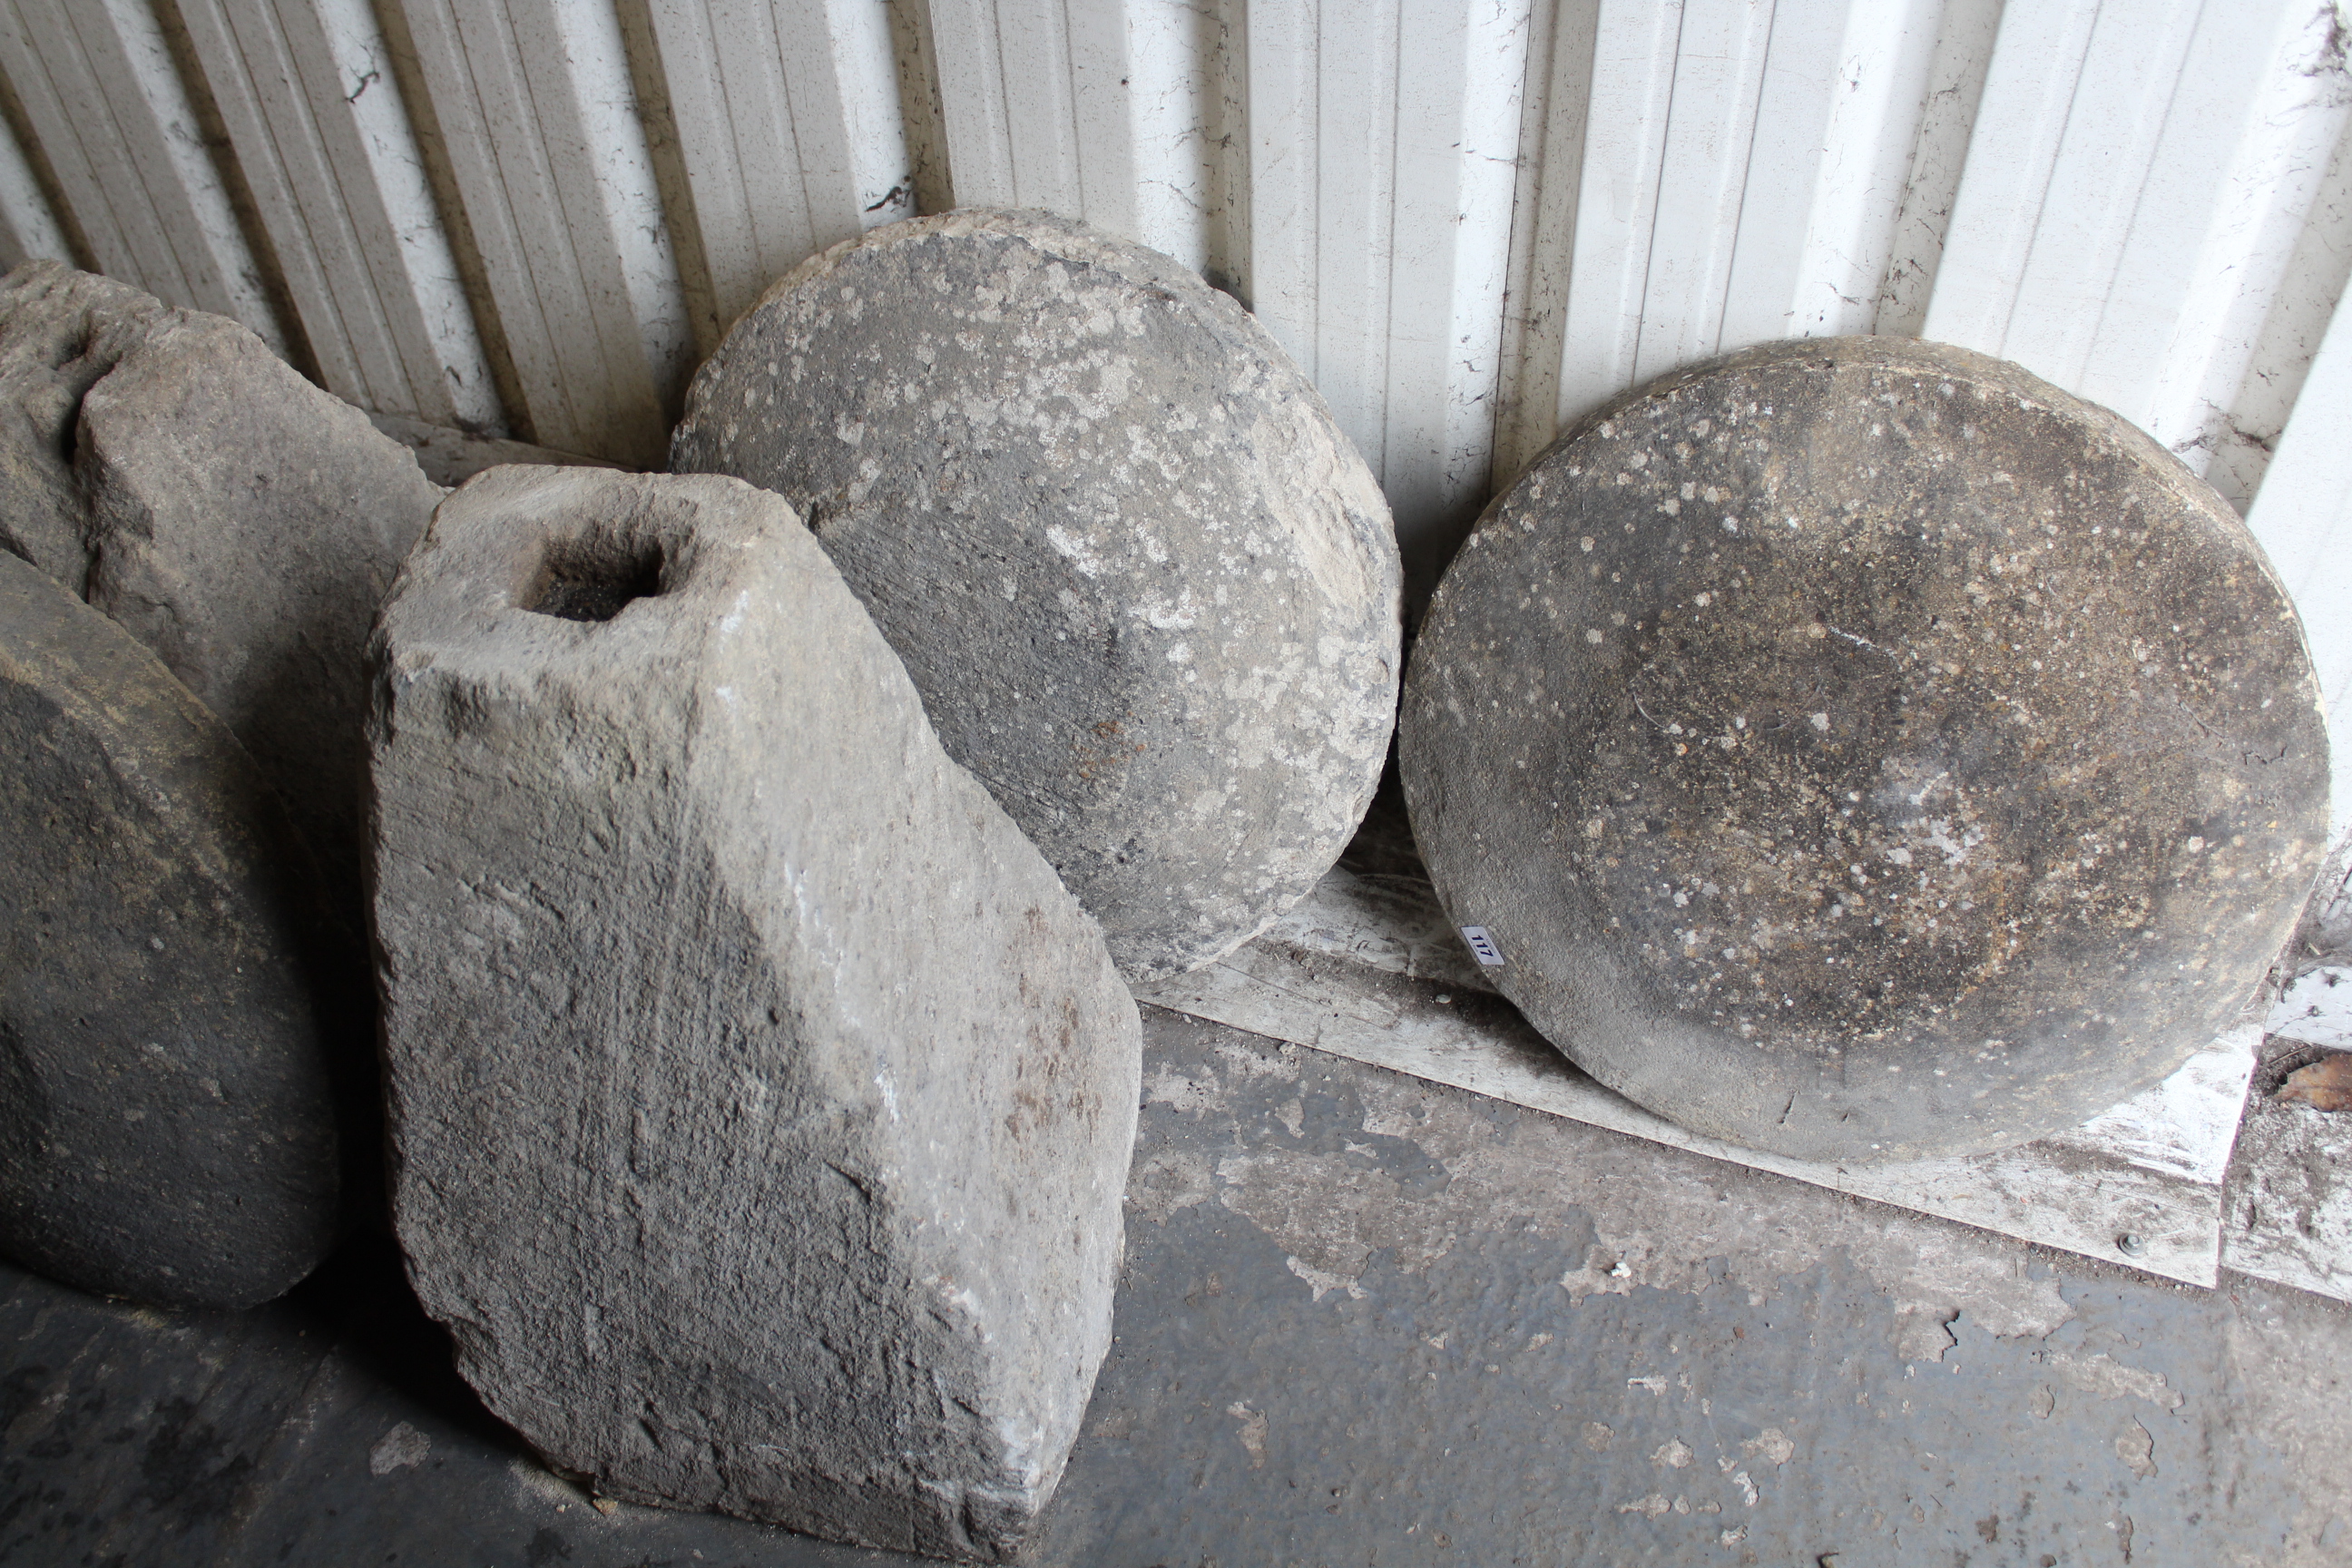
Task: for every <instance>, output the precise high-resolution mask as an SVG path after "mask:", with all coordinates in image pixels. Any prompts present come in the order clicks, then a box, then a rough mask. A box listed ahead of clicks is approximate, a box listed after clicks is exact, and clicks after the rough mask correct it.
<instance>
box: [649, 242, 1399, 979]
mask: <svg viewBox="0 0 2352 1568" xmlns="http://www.w3.org/2000/svg"><path fill="white" fill-rule="evenodd" d="M671 467H672V468H674V469H676V470H677V471H678V472H681V473H691V472H716V473H725V474H732V475H734V476H736V477H737V478H740V479H748V480H750V481H751V483H753V484H756V485H759V486H761V487H763V488H765V489H771V490H774V491H776V492H777V493H779V494H781V495H782V496H783V497H784V498H785V499H786V500H789V501H790V502H791V503H792V504H793V507H794V508H795V509H797V510H799V511H800V513H801V515H802V516H803V518H805V519H806V520H807V521H808V523H809V526H810V527H811V529H813V530H814V532H815V534H816V536H817V538H818V540H819V542H822V543H823V545H824V549H825V551H826V552H827V554H829V555H830V556H831V557H832V559H833V560H834V562H835V563H836V564H837V565H838V566H839V567H840V568H841V572H842V575H843V576H844V577H845V578H846V579H847V581H848V583H849V585H850V587H851V589H852V590H853V591H855V592H856V595H857V596H858V598H859V599H860V600H861V601H862V602H863V603H864V604H865V605H866V609H867V611H868V612H869V613H870V614H871V615H872V616H873V617H874V619H875V622H876V624H877V625H878V626H880V627H881V629H882V632H883V635H884V636H885V637H887V638H888V640H889V642H890V645H891V647H894V648H895V649H897V650H898V656H899V657H900V658H902V659H904V660H905V662H906V666H907V670H908V674H909V675H910V676H912V677H913V678H914V681H915V686H916V689H918V690H919V691H920V692H921V693H922V698H923V704H924V708H925V710H926V711H927V712H928V713H929V716H930V719H931V721H932V723H933V725H934V726H935V727H936V728H937V730H938V732H939V736H940V741H941V742H943V743H944V744H945V745H946V747H947V750H948V754H949V755H950V756H951V757H953V758H954V759H955V760H956V761H957V762H959V763H962V764H963V765H964V766H966V767H968V768H970V769H971V771H972V772H973V773H975V774H977V775H978V776H979V778H980V779H981V781H982V783H983V784H986V785H987V787H988V789H989V790H990V792H991V793H992V794H993V795H995V797H996V799H997V800H998V802H999V803H1000V804H1002V805H1003V807H1004V809H1005V810H1006V812H1007V813H1009V814H1010V815H1011V816H1012V817H1013V820H1014V821H1015V822H1016V823H1018V824H1019V825H1020V826H1021V828H1022V829H1023V831H1024V832H1025V833H1027V834H1028V835H1029V837H1030V838H1031V839H1032V840H1033V841H1034V843H1035V844H1036V845H1037V847H1039V849H1041V850H1042V851H1043V852H1044V853H1045V858H1046V859H1047V860H1048V861H1050V862H1051V863H1052V864H1053V866H1054V868H1055V870H1056V871H1058V872H1059V873H1060V875H1061V877H1062V879H1063V881H1064V883H1065V884H1066V886H1067V887H1068V888H1069V889H1070V891H1071V892H1072V893H1073V894H1074V895H1076V898H1077V900H1078V901H1079V902H1080V903H1081V904H1082V905H1083V906H1085V908H1086V909H1087V911H1088V912H1089V913H1091V914H1092V915H1094V917H1095V918H1096V919H1097V921H1100V922H1101V924H1102V927H1103V933H1104V936H1105V938H1106V939H1107V940H1108V942H1109V944H1110V950H1111V953H1112V956H1113V958H1114V959H1115V960H1116V961H1117V962H1118V966H1119V969H1120V972H1121V973H1123V974H1125V975H1126V976H1127V977H1128V978H1129V980H1131V981H1147V980H1152V979H1158V978H1161V977H1164V976H1167V975H1170V974H1173V973H1180V972H1181V971H1183V970H1187V969H1192V968H1196V967H1198V966H1200V965H1202V964H1204V963H1210V962H1212V961H1213V960H1215V959H1217V958H1218V957H1220V956H1222V955H1223V954H1224V953H1226V952H1230V951H1232V950H1233V949H1234V948H1235V947H1237V946H1239V945H1240V944H1241V943H1242V942H1245V941H1247V940H1248V939H1249V938H1250V937H1252V936H1255V934H1257V933H1258V932H1259V931H1263V930H1264V929H1265V927H1267V926H1268V925H1270V924H1272V923H1273V921H1275V920H1276V919H1277V918H1278V917H1279V916H1280V915H1281V914H1282V913H1283V912H1284V911H1285V910H1287V909H1289V908H1290V907H1291V906H1292V905H1293V904H1295V903H1296V902H1297V900H1299V899H1301V898H1302V897H1304V896H1305V895H1306V893H1307V890H1308V889H1310V888H1312V887H1313V886H1314V884H1315V881H1316V879H1318V877H1320V876H1321V875H1322V874H1323V872H1325V871H1326V870H1328V869H1329V868H1330V866H1331V863H1332V862H1333V861H1334V860H1335V859H1336V858H1338V856H1339V850H1340V849H1341V848H1342V847H1344V846H1345V845H1346V843H1347V840H1348V837H1349V834H1350V833H1351V832H1352V831H1353V830H1354V828H1355V826H1356V824H1357V822H1358V821H1359V820H1360V818H1361V816H1362V815H1363V812H1364V809H1365V807H1366V806H1367V805H1369V804H1370V799H1371V794H1372V790H1373V786H1374V785H1375V784H1377V783H1378V780H1379V776H1380V772H1381V764H1382V762H1383V760H1384V759H1385V756H1386V752H1387V748H1388V742H1389V737H1390V734H1391V728H1392V725H1393V721H1394V713H1395V701H1396V691H1397V679H1398V669H1399V664H1400V659H1399V651H1398V637H1399V616H1400V604H1399V599H1400V569H1399V565H1398V558H1397V549H1396V542H1395V538H1394V535H1393V532H1392V530H1391V522H1390V518H1389V512H1388V508H1387V505H1386V504H1385V502H1384V501H1383V500H1382V499H1381V493H1380V489H1379V488H1378V486H1377V485H1376V484H1375V483H1374V482H1373V479H1372V476H1371V473H1370V470H1369V469H1368V468H1366V467H1365V465H1364V462H1363V459H1362V458H1360V457H1359V456H1358V455H1357V453H1356V451H1355V449H1354V447H1352V446H1350V445H1349V441H1348V439H1347V437H1345V436H1344V435H1343V434H1341V432H1340V431H1339V427H1338V426H1337V425H1336V424H1335V423H1334V422H1333V421H1332V418H1331V416H1330V412H1329V410H1328V408H1327V407H1326V406H1325V405H1324V404H1323V401H1322V399H1321V398H1320V397H1319V396H1318V395H1317V394H1316V392H1315V390H1314V388H1313V387H1312V386H1311V385H1310V384H1308V383H1307V380H1306V378H1305V377H1304V376H1303V375H1302V374H1300V373H1299V372H1298V370H1297V368H1296V367H1295V366H1294V365H1293V364H1292V363H1290V361H1289V360H1288V359H1287V358H1286V356H1285V355H1284V354H1283V353H1282V351H1281V349H1280V348H1279V347H1278V346H1277V345H1276V343H1275V342H1274V341H1273V339H1272V338H1270V337H1269V336H1267V334H1266V333H1265V331H1264V330H1263V329H1261V328H1260V327H1259V326H1258V325H1257V323H1256V322H1255V321H1253V320H1252V319H1251V318H1250V316H1249V315H1248V314H1247V312H1245V311H1244V310H1242V309H1241V307H1240V306H1239V305H1237V304H1235V303H1234V301H1233V300H1231V299H1229V298H1227V297H1226V296H1224V295H1223V294H1221V293H1219V292H1217V291H1216V290H1215V289H1211V288H1209V287H1208V286H1207V285H1206V284H1204V283H1202V281H1201V279H1198V278H1197V277H1195V276H1193V275H1192V273H1191V272H1190V271H1188V270H1186V269H1185V268H1183V267H1182V266H1181V265H1180V264H1179V263H1177V262H1176V261H1174V260H1172V259H1171V258H1168V257H1165V256H1161V255H1159V254H1158V253H1156V252H1153V251H1150V250H1147V249H1145V248H1143V247H1140V246H1137V245H1132V244H1129V243H1127V242H1124V241H1121V240H1118V239H1113V238H1111V237H1107V236H1104V235H1101V234H1097V233H1096V232H1094V231H1092V230H1090V229H1088V228H1087V227H1085V226H1081V225H1078V224H1076V223H1072V222H1069V221H1066V220H1065V219H1062V218H1057V217H1054V216H1050V215H1047V214H1044V213H1032V212H997V211H977V210H976V211H965V212H954V213H948V214H944V215H942V216H936V217H927V218H919V219H916V220H913V221H910V222H907V223H899V224H892V225H889V226H886V227H882V228H877V229H876V230H874V231H873V232H872V233H870V234H868V235H866V236H865V237H863V238H861V239H857V240H855V241H851V242H848V243H845V244H843V245H839V246H836V247H834V248H833V249H831V250H828V251H826V252H824V254H823V255H821V256H818V257H815V258H812V259H811V260H809V261H808V262H806V263H804V264H803V265H802V266H801V267H799V268H796V269H794V270H793V272H792V273H790V274H788V275H787V276H786V277H784V278H783V279H781V280H780V281H779V282H778V283H777V284H776V285H775V286H774V287H773V288H772V289H770V290H769V291H768V292H767V294H766V295H765V296H764V297H762V298H761V300H760V302H759V303H758V304H757V305H755V306H753V307H752V308H751V310H750V311H748V312H746V314H745V315H744V316H743V318H742V319H741V320H740V321H738V322H736V324H735V326H734V328H733V329H732V331H730V332H729V333H728V336H727V339H726V341H725V342H723V343H722V344H721V345H720V346H719V351H718V352H717V353H715V354H713V355H712V356H711V358H710V360H709V362H708V363H706V364H704V365H703V367H702V369H701V371H700V372H699V373H698V374H697V375H696V377H695V379H694V383H693V386H692V388H691V390H690V391H689V393H688V399H687V409H686V416H685V418H684V420H683V421H682V422H681V423H680V424H679V426H678V427H677V434H676V437H675V438H674V440H673V442H672V446H671Z"/></svg>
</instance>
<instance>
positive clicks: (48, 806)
mask: <svg viewBox="0 0 2352 1568" xmlns="http://www.w3.org/2000/svg"><path fill="white" fill-rule="evenodd" d="M0 753H5V756H6V757H7V759H8V762H7V765H6V766H5V767H0V863H5V866H6V867H7V871H6V874H5V876H0V1247H5V1249H6V1250H7V1252H8V1253H9V1254H10V1255H11V1256H12V1257H15V1258H18V1259H20V1260H21V1261H23V1262H25V1263H26V1264H29V1265H30V1266H32V1267H33V1268H38V1269H40V1270H42V1271H43V1272H44V1273H47V1274H50V1275H52V1276H54V1277H56V1278H57V1279H62V1280H65V1281H67V1282H68V1283H70V1284H74V1285H79V1286H81V1287H83V1288H84V1289H91V1290H98V1291H101V1292H104V1293H106V1294H109V1295H121V1296H131V1297H135V1298H137V1299H139V1300H145V1301H153V1302H164V1303H186V1304H194V1305H202V1306H212V1307H245V1306H250V1305H252V1304H253V1303H255V1302H257V1301H263V1300H268V1299H269V1298H270V1297H272V1296H275V1295H278V1293H279V1292H281V1291H283V1290H285V1289H287V1288H289V1286H291V1285H293V1284H294V1283H295V1282H296V1281H297V1280H299V1279H301V1278H302V1277H303V1276H304V1275H305V1274H307V1273H309V1272H310V1268H311V1267H312V1266H313V1265H314V1264H316V1263H317V1262H318V1260H319V1259H320V1258H321V1257H322V1256H324V1254H325V1252H326V1249H327V1247H328V1246H329V1245H330V1244H331V1241H332V1240H333V1237H334V1229H335V1215H336V1192H337V1183H336V1160H335V1152H336V1140H335V1126H334V1119H333V1115H332V1110H331V1102H330V1095H329V1075H328V1069H327V1058H326V1052H325V1049H324V1046H323V1042H322V1040H321V1038H320V1015H319V1013H318V1011H317V1009H316V1008H315V1007H314V1004H313V990H312V984H311V968H312V966H311V963H310V960H309V959H308V958H307V957H306V944H307V943H308V942H310V940H311V933H312V931H313V928H315V926H316V924H317V919H316V914H315V909H314V906H313V904H312V902H311V896H312V895H311V893H310V889H309V888H308V886H307V884H306V882H305V880H304V878H303V876H302V870H303V868H302V867H301V865H300V854H299V848H298V847H297V846H296V845H295V844H294V842H293V840H292V837H291V836H290V834H289V832H288V830H287V827H286V824H285V821H284V818H283V816H282V813H281V812H280V809H279V807H278V802H277V799H276V797H275V796H274V795H272V794H271V792H270V790H269V788H268V785H267V784H264V783H263V781H262V778H261V775H260V773H258V771H257V770H256V769H255V767H254V765H253V763H251V762H250V761H249V760H248V759H247V756H246V755H245V752H244V751H243V750H242V749H241V748H240V747H239V746H238V745H237V743H236V741H235V740H234V739H233V738H232V737H231V736H230V734H229V733H228V731H226V729H224V728H223V727H222V725H221V724H220V722H219V721H218V720H216V719H215V718H214V717H213V716H212V715H211V714H210V713H207V712H206V711H205V710H204V708H203V706H202V705H201V704H199V703H198V702H196V701H195V700H194V699H193V698H192V697H190V696H189V695H188V693H187V691H186V689H184V687H182V686H181V685H180V683H179V682H178V681H176V680H174V679H172V677H171V675H170V673H169V672H167V671H166V670H165V669H164V668H163V666H162V665H161V664H160V663H158V662H157V661H156V659H155V658H154V656H153V655H152V654H150V653H149V652H147V650H146V649H144V648H142V647H140V646H139V645H138V644H137V643H136V642H135V641H133V640H132V639H131V637H129V635H127V634H126V633H125V632H123V630H122V629H121V627H119V626H115V625H114V624H113V623H112V622H110V621H109V620H108V619H107V618H106V617H105V616H101V615H100V614H98V612H96V611H95V610H92V609H90V608H89V607H88V606H87V605H82V604H79V603H78V602H77V601H76V600H75V599H74V597H73V595H70V594H68V592H67V591H66V590H65V589H63V588H62V587H60V586H58V584H56V583H53V582H51V581H50V580H49V579H48V578H47V576H45V575H44V574H42V573H40V572H38V571H37V570H35V569H34V568H33V567H31V566H29V565H26V563H23V562H21V561H18V560H16V559H15V558H13V557H11V556H0Z"/></svg>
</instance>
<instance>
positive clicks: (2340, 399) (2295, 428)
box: [2246, 302, 2352, 837]
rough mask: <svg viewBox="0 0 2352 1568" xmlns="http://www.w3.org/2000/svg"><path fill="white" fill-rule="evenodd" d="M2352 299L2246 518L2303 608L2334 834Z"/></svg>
mask: <svg viewBox="0 0 2352 1568" xmlns="http://www.w3.org/2000/svg"><path fill="white" fill-rule="evenodd" d="M2347 429H2352V305H2347V303H2343V302H2339V303H2338V304H2337V305H2336V313H2335V319H2334V320H2333V321H2331V322H2330V323H2329V325H2328V328H2327V335H2326V338H2325V339H2323V340H2322V341H2321V343H2320V346H2319V351H2318V353H2317V354H2316V355H2315V356H2314V358H2313V360H2312V363H2311V372H2310V374H2308V375H2307V376H2305V379H2304V383H2303V391H2302V395H2300V396H2298V397H2297V398H2296V399H2295V404H2294V416H2293V417H2292V418H2290V419H2289V420H2288V421H2287V425H2286V428H2285V430H2284V432H2283V433H2282V434H2281V435H2280V437H2279V440H2278V451H2277V454H2276V455H2275V456H2274V457H2273V458H2272V459H2271V463H2270V471H2269V472H2268V473H2267V474H2266V475H2265V476H2264V477H2263V488H2262V490H2261V492H2260V493H2259V494H2258V495H2256V496H2255V498H2254V504H2253V509H2252V510H2251V511H2249V512H2248V513H2247V514H2246V522H2247V525H2248V526H2249V527H2251V528H2252V530H2253V531H2254V537H2255V538H2256V539H2258V540H2260V541H2261V542H2262V545H2263V550H2265V551H2266V552H2269V555H2270V558H2271V563H2272V564H2273V566H2275V567H2276V568H2277V569H2278V574H2279V577H2280V580H2281V581H2283V582H2284V584H2286V588H2287V592H2288V593H2289V594H2291V595H2294V603H2295V605H2296V607H2297V608H2298V609H2299V610H2300V611H2301V612H2302V615H2303V629H2304V634H2305V636H2306V637H2308V638H2309V639H2310V642H2311V658H2312V662H2313V664H2314V665H2315V666H2316V667H2317V669H2318V672H2319V687H2320V693H2321V696H2322V698H2323V699H2324V700H2325V702H2326V709H2327V712H2328V716H2329V717H2328V744H2329V748H2330V753H2331V756H2330V770H2331V773H2332V775H2333V787H2334V796H2333V803H2332V805H2331V810H2330V816H2331V822H2332V826H2331V837H2341V836H2342V835H2343V833H2344V832H2345V831H2346V830H2347V828H2352V722H2347V715H2352V440H2347V438H2346V432H2347Z"/></svg>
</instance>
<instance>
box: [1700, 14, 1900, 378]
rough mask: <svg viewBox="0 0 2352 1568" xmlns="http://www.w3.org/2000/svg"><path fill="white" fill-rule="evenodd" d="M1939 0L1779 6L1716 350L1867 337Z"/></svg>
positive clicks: (1889, 246)
mask: <svg viewBox="0 0 2352 1568" xmlns="http://www.w3.org/2000/svg"><path fill="white" fill-rule="evenodd" d="M1940 9H1941V7H1940V5H1939V4H1938V0H1847V3H1846V4H1844V5H1803V6H1781V7H1780V8H1779V9H1778V10H1776V12H1775V13H1774V16H1773V18H1772V33H1771V40H1770V47H1769V51H1768V53H1767V55H1766V58H1765V61H1764V69H1763V80H1762V83H1761V86H1760V88H1759V93H1758V98H1757V104H1756V131H1755V136H1754V138H1753V141H1752V142H1751V143H1750V146H1749V149H1748V170H1747V178H1746V183H1745V184H1744V186H1743V188H1742V191H1741V197H1740V203H1739V216H1738V234H1737V236H1736V238H1735V240H1734V243H1733V251H1732V261H1731V268H1730V275H1729V277H1728V279H1727V281H1726V283H1725V288H1724V311H1723V323H1722V331H1721V333H1720V337H1719V343H1720V346H1721V347H1722V348H1723V349H1725V350H1727V351H1728V350H1730V349H1734V348H1740V347H1744V346H1746V345H1748V344H1749V343H1756V342H1768V341H1769V340H1771V339H1774V338H1783V337H1811V336H1816V335H1820V334H1823V333H1833V332H1864V331H1870V329H1871V327H1872V325H1873V323H1874V319H1875V317H1876V315H1877V292H1878V284H1879V279H1880V278H1881V277H1882V276H1883V275H1884V273H1885V269H1886V258H1887V255H1888V253H1889V251H1890V250H1891V249H1892V248H1893V245H1894V238H1895V215H1896V212H1897V210H1898V208H1899V205H1900V203H1901V200H1902V195H1903V178H1904V175H1905V174H1906V170H1907V165H1908V162H1909V159H1908V153H1909V147H1910V144H1911V142H1912V141H1913V140H1914V138H1915V137H1916V132H1917V126H1918V122H1919V117H1920V114H1921V111H1922V110H1923V109H1924V108H1925V105H1926V100H1927V72H1928V68H1929V65H1930V62H1931V60H1932V58H1933V56H1934V50H1935V43H1936V31H1937V29H1936V23H1937V13H1938V12H1939V10H1940Z"/></svg>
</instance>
